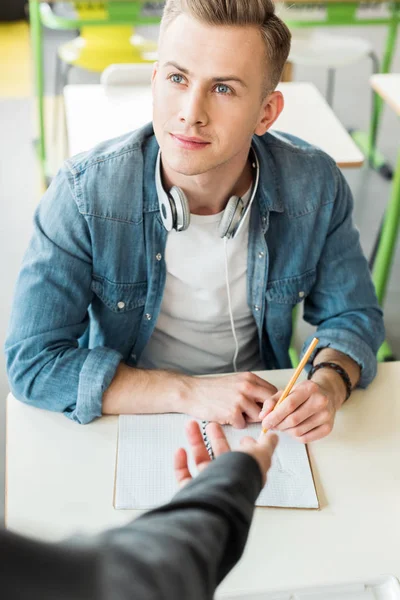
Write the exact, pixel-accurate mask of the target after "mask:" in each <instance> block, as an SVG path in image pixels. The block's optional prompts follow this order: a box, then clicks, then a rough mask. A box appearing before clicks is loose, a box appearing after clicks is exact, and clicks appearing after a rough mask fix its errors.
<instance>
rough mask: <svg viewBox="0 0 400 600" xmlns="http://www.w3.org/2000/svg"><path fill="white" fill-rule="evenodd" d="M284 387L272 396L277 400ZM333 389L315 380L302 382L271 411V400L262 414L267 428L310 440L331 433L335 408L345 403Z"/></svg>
mask: <svg viewBox="0 0 400 600" xmlns="http://www.w3.org/2000/svg"><path fill="white" fill-rule="evenodd" d="M281 395H282V390H280V391H279V392H277V393H276V394H275V396H273V397H272V398H271V401H272V402H275V403H276V402H278V400H279V398H280V397H281ZM343 400H344V395H343V396H342V398H340V395H338V394H337V393H336V392H335V390H334V388H331V387H330V386H329V385H326V386H323V385H322V384H318V383H316V382H315V381H302V382H301V383H299V384H298V385H296V386H295V387H294V388H293V390H292V392H291V393H290V394H289V396H288V397H287V398H286V399H285V400H284V401H283V402H282V404H280V405H279V406H278V407H277V408H276V409H275V410H273V411H272V408H271V402H268V405H266V406H265V407H264V408H263V410H262V411H261V413H260V417H261V418H262V427H263V428H264V429H277V430H279V431H285V432H286V433H288V434H289V435H291V436H292V437H294V438H296V439H297V440H298V441H299V442H303V443H307V442H314V441H315V440H319V439H321V438H323V437H325V436H326V435H328V434H329V433H330V432H331V431H332V428H333V423H334V420H335V415H336V411H337V410H338V409H339V407H340V406H341V404H342V403H343Z"/></svg>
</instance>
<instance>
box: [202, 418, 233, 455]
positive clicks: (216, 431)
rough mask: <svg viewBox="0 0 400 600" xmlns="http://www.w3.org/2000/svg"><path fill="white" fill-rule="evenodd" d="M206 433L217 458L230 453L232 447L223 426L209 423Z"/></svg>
mask: <svg viewBox="0 0 400 600" xmlns="http://www.w3.org/2000/svg"><path fill="white" fill-rule="evenodd" d="M206 431H207V437H208V439H209V440H210V442H211V447H212V449H213V452H214V455H215V456H220V454H224V453H225V452H229V450H230V447H229V444H228V440H227V439H226V436H225V434H224V432H223V430H222V427H221V425H218V424H217V423H209V424H208V425H207V427H206Z"/></svg>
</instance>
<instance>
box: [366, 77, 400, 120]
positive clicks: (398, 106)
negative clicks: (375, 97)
mask: <svg viewBox="0 0 400 600" xmlns="http://www.w3.org/2000/svg"><path fill="white" fill-rule="evenodd" d="M370 82H371V85H372V87H373V88H374V90H375V91H376V92H377V93H378V94H379V95H380V96H382V98H383V99H384V100H385V101H386V102H387V103H388V104H389V105H390V106H391V107H392V108H393V110H394V111H395V112H396V113H397V114H398V115H399V116H400V73H387V74H384V75H373V76H372V77H371V78H370Z"/></svg>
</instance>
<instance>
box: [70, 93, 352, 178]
mask: <svg viewBox="0 0 400 600" xmlns="http://www.w3.org/2000/svg"><path fill="white" fill-rule="evenodd" d="M278 89H280V90H281V91H282V93H283V95H284V98H285V108H284V109H283V112H282V113H281V115H280V117H279V118H278V120H277V121H276V123H275V124H274V127H273V128H274V129H277V130H280V131H285V132H287V133H292V134H293V135H296V136H298V137H300V138H302V139H304V140H306V141H307V142H310V143H311V144H314V145H315V146H319V147H320V148H322V149H323V150H325V152H327V153H328V154H329V155H330V156H332V158H334V160H335V161H336V162H337V164H338V165H339V166H341V167H360V166H361V165H362V163H363V160H364V157H363V154H362V153H361V151H360V150H359V149H358V147H357V146H356V144H355V143H354V141H353V140H352V138H351V137H350V135H349V134H348V133H347V131H346V129H345V128H344V127H343V125H342V124H341V122H340V121H339V119H338V118H337V117H336V115H335V114H334V112H333V111H332V109H331V108H330V107H329V106H328V104H327V103H326V101H325V99H324V97H323V96H322V95H321V94H320V92H319V91H318V90H317V88H316V87H315V86H314V85H313V84H311V83H297V82H290V83H280V84H279V86H278ZM64 97H65V111H66V120H67V131H68V143H69V153H70V155H71V156H73V155H74V154H78V153H79V152H82V151H85V150H89V149H90V148H92V147H93V146H95V145H96V144H97V143H99V142H102V141H104V140H106V139H109V138H113V137H117V136H119V135H122V134H123V133H127V132H128V131H132V130H134V129H137V128H138V127H141V126H142V125H144V124H145V123H148V122H149V121H151V119H152V100H151V89H150V87H149V86H118V85H115V86H108V87H104V86H102V85H99V84H93V85H67V86H66V87H65V89H64Z"/></svg>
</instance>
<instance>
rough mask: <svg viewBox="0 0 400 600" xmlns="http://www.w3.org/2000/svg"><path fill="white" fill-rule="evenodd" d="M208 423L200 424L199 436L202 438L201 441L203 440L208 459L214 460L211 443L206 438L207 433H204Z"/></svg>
mask: <svg viewBox="0 0 400 600" xmlns="http://www.w3.org/2000/svg"><path fill="white" fill-rule="evenodd" d="M208 423H209V421H202V422H201V434H202V436H203V440H204V445H205V447H206V448H207V452H208V455H209V457H210V458H211V460H214V458H215V456H214V452H213V449H212V446H211V442H210V440H209V439H208V437H207V433H206V427H207V425H208Z"/></svg>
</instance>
